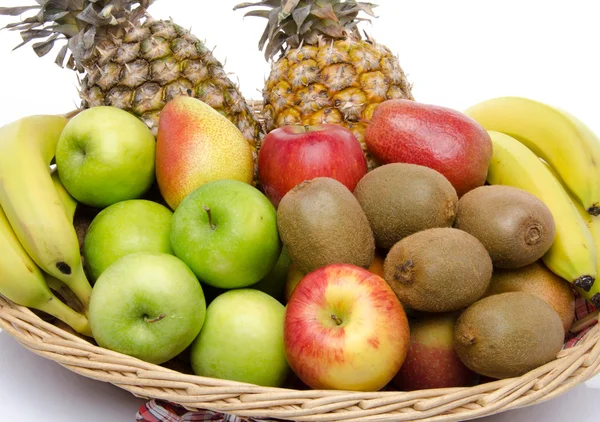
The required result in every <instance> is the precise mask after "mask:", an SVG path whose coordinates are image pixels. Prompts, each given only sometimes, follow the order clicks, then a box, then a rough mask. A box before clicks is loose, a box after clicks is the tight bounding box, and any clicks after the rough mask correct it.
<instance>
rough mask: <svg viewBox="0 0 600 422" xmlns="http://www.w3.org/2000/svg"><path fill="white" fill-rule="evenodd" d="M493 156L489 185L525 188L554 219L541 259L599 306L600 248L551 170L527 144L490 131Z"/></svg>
mask: <svg viewBox="0 0 600 422" xmlns="http://www.w3.org/2000/svg"><path fill="white" fill-rule="evenodd" d="M490 135H491V137H492V141H493V143H494V155H493V158H492V161H491V163H490V168H489V173H488V182H489V183H490V184H491V185H506V186H513V187H516V188H520V189H523V190H525V191H527V192H529V193H531V194H533V195H535V196H536V197H537V198H538V199H540V200H541V201H542V202H543V203H544V204H546V206H547V207H548V208H549V209H550V212H551V213H552V216H553V217H554V223H555V227H556V235H555V237H554V242H553V243H552V246H551V247H550V250H549V251H548V252H547V253H546V254H544V256H543V257H542V260H543V261H544V263H545V264H546V266H547V267H548V268H549V269H550V270H551V271H552V272H553V273H555V274H556V275H558V276H559V277H561V278H564V279H565V280H567V281H568V282H570V283H572V284H574V285H575V286H577V287H579V288H581V289H582V293H583V294H584V296H585V297H586V299H588V300H590V301H591V302H592V303H593V304H594V305H598V306H600V294H599V293H600V283H597V284H596V283H594V281H595V278H596V266H597V265H598V249H597V248H596V245H595V244H594V240H593V238H592V235H591V234H590V230H589V229H588V228H587V227H586V225H585V221H583V218H582V217H581V215H580V214H579V211H577V208H576V206H575V204H574V203H573V200H572V199H571V198H570V197H569V194H568V193H567V192H566V191H565V189H564V188H563V186H562V185H561V183H560V181H559V180H558V179H557V178H556V177H554V175H553V174H552V172H551V170H550V169H549V168H548V167H547V166H546V165H544V164H543V162H542V161H541V160H540V159H539V158H538V157H537V156H536V155H535V154H534V153H533V152H532V151H531V150H529V149H528V148H527V147H526V146H525V145H523V144H522V143H520V142H519V141H517V140H516V139H514V138H512V137H510V136H508V135H505V134H502V133H500V132H494V131H490Z"/></svg>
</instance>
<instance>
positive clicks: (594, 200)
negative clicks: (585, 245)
mask: <svg viewBox="0 0 600 422" xmlns="http://www.w3.org/2000/svg"><path fill="white" fill-rule="evenodd" d="M465 114H467V115H468V116H470V117H471V118H473V119H474V120H476V121H477V122H478V123H479V124H480V125H482V126H483V127H484V128H485V129H487V130H491V131H497V132H502V133H504V134H507V135H509V136H511V137H513V138H515V139H517V140H518V141H520V142H522V143H523V144H524V145H525V146H527V147H528V148H529V149H530V150H531V151H533V152H534V153H535V154H536V155H537V156H538V157H540V158H542V159H543V160H544V161H546V162H547V163H548V164H550V165H551V166H552V168H553V169H554V170H555V171H556V173H557V174H558V176H559V178H560V180H561V182H562V183H563V184H564V186H565V187H566V188H567V190H568V191H570V193H571V194H572V195H573V197H574V198H576V199H577V201H578V202H579V203H581V205H582V206H583V207H584V208H585V209H586V210H587V212H588V213H590V214H592V215H599V214H600V140H599V139H598V137H597V136H596V135H595V134H594V133H593V132H592V131H591V130H590V129H589V128H588V127H587V126H586V125H585V124H583V123H582V122H581V121H579V120H578V119H577V118H575V117H574V116H572V115H571V114H569V113H567V112H565V111H563V110H560V109H558V108H555V107H551V106H549V105H546V104H543V103H540V102H538V101H534V100H530V99H527V98H520V97H501V98H494V99H491V100H488V101H484V102H481V103H479V104H476V105H475V106H473V107H471V108H469V109H467V110H466V111H465Z"/></svg>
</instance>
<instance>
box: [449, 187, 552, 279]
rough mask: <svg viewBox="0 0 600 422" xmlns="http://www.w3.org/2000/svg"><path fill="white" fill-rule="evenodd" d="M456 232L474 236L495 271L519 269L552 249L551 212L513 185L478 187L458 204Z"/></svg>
mask: <svg viewBox="0 0 600 422" xmlns="http://www.w3.org/2000/svg"><path fill="white" fill-rule="evenodd" d="M454 226H455V227H456V228H457V229H460V230H464V231H466V232H467V233H470V234H472V235H473V236H475V237H476V238H477V239H479V241H480V242H481V243H483V246H485V248H486V249H487V251H488V253H489V254H490V256H491V257H492V263H493V264H494V267H496V268H519V267H524V266H525V265H529V264H531V263H532V262H535V261H537V260H538V259H540V258H541V257H542V256H543V255H544V254H545V253H546V252H548V250H549V249H550V247H551V246H552V243H553V242H554V236H555V234H556V227H555V223H554V217H553V216H552V212H550V210H549V209H548V207H547V206H546V204H544V203H543V202H542V201H541V200H540V199H538V198H537V197H536V196H535V195H533V194H531V193H529V192H527V191H525V190H523V189H519V188H515V187H512V186H502V185H495V186H481V187H479V188H476V189H473V190H472V191H470V192H469V193H467V194H466V195H464V196H463V197H462V198H460V201H459V202H458V213H457V215H456V223H455V225H454Z"/></svg>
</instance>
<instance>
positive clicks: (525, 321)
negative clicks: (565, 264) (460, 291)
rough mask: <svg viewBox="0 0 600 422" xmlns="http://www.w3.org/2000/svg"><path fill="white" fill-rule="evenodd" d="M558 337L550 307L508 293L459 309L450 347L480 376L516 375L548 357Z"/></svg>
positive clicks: (559, 344) (561, 340)
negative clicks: (463, 309) (452, 345)
mask: <svg viewBox="0 0 600 422" xmlns="http://www.w3.org/2000/svg"><path fill="white" fill-rule="evenodd" d="M564 335H565V333H564V329H563V324H562V321H561V320H560V318H559V316H558V314H557V313H556V311H554V309H552V307H551V306H550V305H548V304H547V303H546V302H544V301H543V300H542V299H540V298H539V297H538V296H535V295H532V294H530V293H524V292H508V293H501V294H497V295H493V296H488V297H486V298H483V299H481V300H479V301H477V302H475V303H474V304H472V305H471V306H469V307H468V308H467V309H466V310H465V311H463V312H462V313H461V315H460V316H459V318H458V321H457V322H456V325H455V327H454V350H455V351H456V353H457V354H458V356H459V357H460V359H461V360H462V362H463V363H464V364H465V366H466V367H468V368H469V369H471V370H472V371H474V372H477V373H478V374H480V375H484V376H487V377H491V378H495V379H504V378H511V377H519V376H521V375H523V374H525V373H527V372H529V371H531V370H533V369H535V368H537V367H539V366H541V365H543V364H545V363H547V362H550V361H551V360H554V359H555V358H556V355H557V354H558V352H559V351H560V350H561V348H562V346H563V344H564Z"/></svg>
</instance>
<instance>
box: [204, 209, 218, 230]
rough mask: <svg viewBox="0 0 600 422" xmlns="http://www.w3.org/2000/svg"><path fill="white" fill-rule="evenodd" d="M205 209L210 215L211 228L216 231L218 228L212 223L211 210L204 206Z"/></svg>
mask: <svg viewBox="0 0 600 422" xmlns="http://www.w3.org/2000/svg"><path fill="white" fill-rule="evenodd" d="M203 208H204V211H206V213H207V214H208V224H210V228H211V229H213V230H216V229H217V226H215V225H214V224H213V223H212V215H211V214H210V208H208V207H207V206H206V205H204V206H203Z"/></svg>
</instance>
